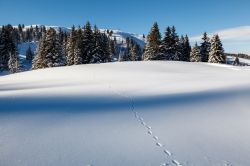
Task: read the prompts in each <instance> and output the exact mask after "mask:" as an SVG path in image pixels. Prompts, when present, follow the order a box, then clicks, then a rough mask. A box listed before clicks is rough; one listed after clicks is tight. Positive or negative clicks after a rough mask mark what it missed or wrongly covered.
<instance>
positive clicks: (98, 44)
mask: <svg viewBox="0 0 250 166" xmlns="http://www.w3.org/2000/svg"><path fill="white" fill-rule="evenodd" d="M112 35H113V31H112V30H111V31H109V30H107V31H104V32H101V31H100V30H99V29H98V28H97V26H94V27H93V28H92V26H91V24H90V22H87V23H86V24H85V25H84V26H83V27H80V26H79V27H77V28H76V27H75V26H72V28H71V30H70V31H68V32H67V31H63V30H62V29H61V28H59V30H57V31H56V30H55V29H54V28H46V27H45V26H37V25H36V26H35V27H33V26H30V27H25V26H24V25H21V24H19V25H18V26H17V27H12V26H11V25H6V26H2V28H0V70H9V71H10V72H11V73H15V72H18V71H20V68H21V63H20V59H19V56H18V52H17V46H18V44H20V43H24V42H31V41H36V42H38V47H37V50H36V52H33V51H32V50H31V48H30V47H29V48H28V49H27V51H26V60H27V61H29V62H30V63H31V62H32V69H40V68H47V67H58V66H65V65H68V66H70V65H79V64H89V63H105V62H111V61H114V60H115V59H118V61H140V60H167V61H186V62H209V63H222V64H223V63H226V55H225V53H224V49H223V46H222V43H221V41H220V38H219V36H218V35H214V36H213V38H212V39H211V40H210V39H209V37H208V36H207V34H206V33H204V35H203V37H202V43H201V44H200V45H198V44H197V43H196V44H195V45H194V46H193V47H191V46H190V42H189V38H188V36H187V35H185V36H184V35H181V36H178V34H177V32H176V29H175V27H174V26H172V27H170V26H169V27H167V28H166V30H165V32H164V35H163V37H161V36H162V35H161V33H160V30H159V27H158V24H157V23H156V22H155V23H154V24H153V26H152V28H151V30H150V32H149V34H148V36H147V40H146V45H145V47H144V48H141V46H140V45H139V44H138V43H136V42H135V41H134V40H133V39H132V38H129V37H128V38H126V41H125V43H123V42H122V44H118V43H117V41H116V37H115V36H112ZM117 57H118V58H117Z"/></svg>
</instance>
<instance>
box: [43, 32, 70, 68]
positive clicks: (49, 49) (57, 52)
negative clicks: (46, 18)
mask: <svg viewBox="0 0 250 166" xmlns="http://www.w3.org/2000/svg"><path fill="white" fill-rule="evenodd" d="M44 53H45V64H46V66H47V67H57V66H64V65H65V64H66V60H65V56H64V54H63V51H62V46H61V43H60V41H59V38H58V36H57V34H56V31H55V29H53V28H50V29H49V30H48V31H47V33H46V38H45V43H44Z"/></svg>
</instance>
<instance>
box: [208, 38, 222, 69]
mask: <svg viewBox="0 0 250 166" xmlns="http://www.w3.org/2000/svg"><path fill="white" fill-rule="evenodd" d="M208 62H209V63H222V64H224V63H226V55H225V54H224V49H223V46H222V43H221V41H220V38H219V35H214V36H213V38H212V40H211V49H210V52H209V59H208Z"/></svg>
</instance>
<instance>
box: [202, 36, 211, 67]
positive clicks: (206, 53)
mask: <svg viewBox="0 0 250 166" xmlns="http://www.w3.org/2000/svg"><path fill="white" fill-rule="evenodd" d="M202 40H203V42H202V43H201V46H200V50H201V61H202V62H208V57H209V52H210V47H211V43H210V42H209V37H208V36H207V33H206V32H205V33H204V34H203V37H202Z"/></svg>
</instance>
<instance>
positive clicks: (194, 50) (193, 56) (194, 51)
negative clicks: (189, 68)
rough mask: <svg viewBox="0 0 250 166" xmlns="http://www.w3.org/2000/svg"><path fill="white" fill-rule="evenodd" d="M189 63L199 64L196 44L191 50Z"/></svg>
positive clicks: (199, 54) (198, 51)
mask: <svg viewBox="0 0 250 166" xmlns="http://www.w3.org/2000/svg"><path fill="white" fill-rule="evenodd" d="M190 61H191V62H201V53H200V49H199V47H198V44H197V43H195V45H194V47H193V48H192V51H191V57H190Z"/></svg>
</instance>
